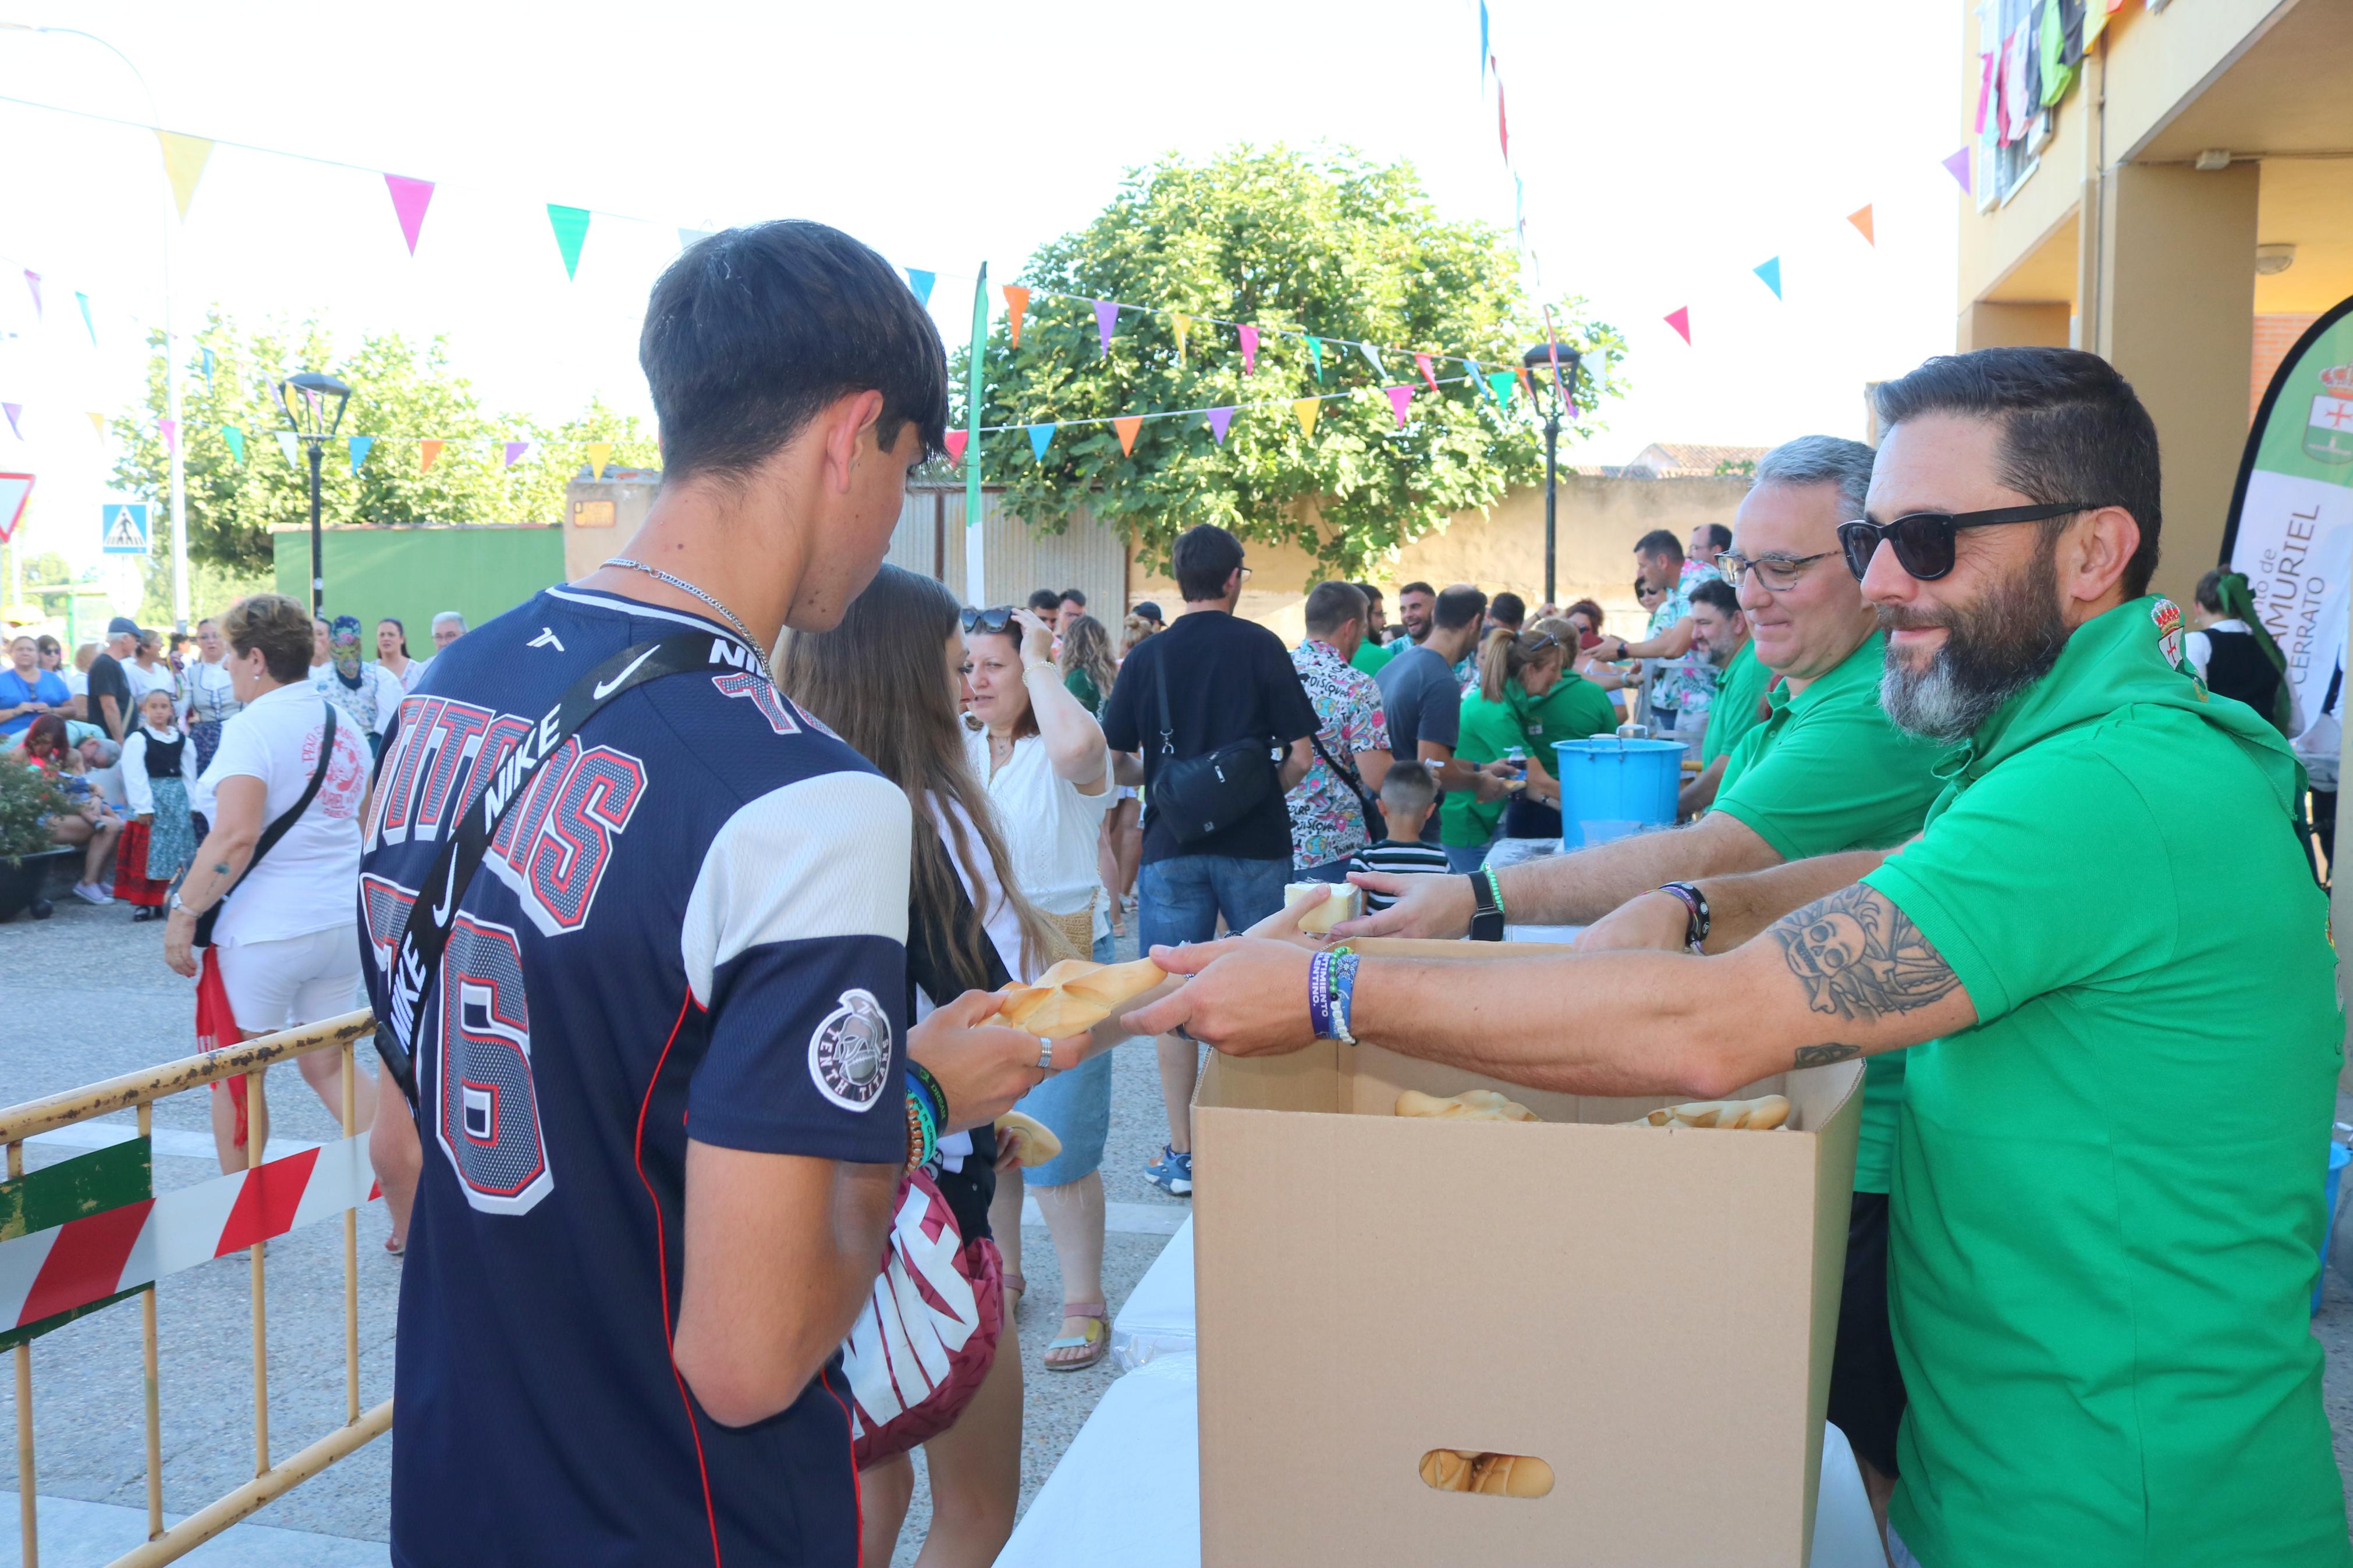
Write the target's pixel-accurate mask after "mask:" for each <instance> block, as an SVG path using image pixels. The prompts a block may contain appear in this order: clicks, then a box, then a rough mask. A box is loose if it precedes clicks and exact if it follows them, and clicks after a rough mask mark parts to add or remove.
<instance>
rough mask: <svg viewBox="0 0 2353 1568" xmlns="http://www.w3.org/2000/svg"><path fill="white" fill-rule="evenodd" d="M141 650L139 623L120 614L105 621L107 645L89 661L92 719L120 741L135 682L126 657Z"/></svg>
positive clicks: (130, 707)
mask: <svg viewBox="0 0 2353 1568" xmlns="http://www.w3.org/2000/svg"><path fill="white" fill-rule="evenodd" d="M138 651H139V623H138V622H137V621H134V620H132V618H131V617H130V616H115V617H114V618H113V619H112V620H111V621H109V622H107V623H106V647H105V649H104V650H103V651H102V652H100V654H99V656H98V657H97V658H94V659H91V660H90V694H89V695H90V707H89V710H88V711H89V715H90V722H91V723H93V724H96V725H98V726H99V727H100V728H101V729H103V730H104V731H106V733H107V737H108V739H110V740H111V741H114V742H116V743H118V744H120V743H121V740H122V735H123V731H124V729H125V728H126V727H127V726H128V725H129V724H130V722H131V713H132V705H131V696H132V684H131V676H130V672H129V671H127V670H125V669H124V668H122V661H123V660H124V659H127V658H132V657H133V656H135V655H136V654H137V653H138Z"/></svg>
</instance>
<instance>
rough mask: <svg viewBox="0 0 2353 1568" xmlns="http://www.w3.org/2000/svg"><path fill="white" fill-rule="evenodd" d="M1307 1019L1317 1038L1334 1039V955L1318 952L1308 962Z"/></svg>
mask: <svg viewBox="0 0 2353 1568" xmlns="http://www.w3.org/2000/svg"><path fill="white" fill-rule="evenodd" d="M1307 1019H1308V1022H1309V1023H1311V1024H1313V1025H1314V1027H1315V1037H1316V1038H1317V1039H1319V1040H1328V1039H1330V1038H1331V1037H1332V954H1331V953H1330V952H1328V951H1326V952H1318V953H1317V954H1316V955H1315V956H1314V957H1313V958H1311V959H1309V960H1308V961H1307Z"/></svg>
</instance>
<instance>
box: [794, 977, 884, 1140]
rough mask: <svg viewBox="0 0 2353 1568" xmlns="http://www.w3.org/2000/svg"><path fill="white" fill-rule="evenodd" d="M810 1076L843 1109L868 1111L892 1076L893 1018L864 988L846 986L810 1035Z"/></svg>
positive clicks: (821, 1092) (819, 1089)
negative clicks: (833, 1005) (850, 988)
mask: <svg viewBox="0 0 2353 1568" xmlns="http://www.w3.org/2000/svg"><path fill="white" fill-rule="evenodd" d="M809 1077H810V1078H812V1079H815V1080H816V1081H817V1088H818V1093H819V1094H822V1095H824V1096H825V1097H826V1098H827V1099H828V1100H831V1101H833V1102H834V1104H836V1105H839V1107H841V1108H842V1109H843V1110H872V1109H873V1108H874V1102H875V1101H876V1100H880V1099H881V1097H882V1086H883V1085H884V1084H885V1083H887V1082H889V1081H890V1079H891V1018H890V1015H888V1014H887V1013H885V1012H883V1011H882V1005H881V1003H879V1002H877V1001H875V1000H874V996H873V994H872V993H871V992H868V991H861V990H849V991H845V992H843V993H842V994H841V1000H840V1002H839V1004H838V1005H836V1006H835V1007H834V1009H833V1011H832V1012H830V1013H828V1014H827V1015H826V1016H825V1021H824V1022H823V1023H820V1024H819V1025H818V1026H817V1032H816V1033H815V1034H813V1035H811V1036H810V1037H809Z"/></svg>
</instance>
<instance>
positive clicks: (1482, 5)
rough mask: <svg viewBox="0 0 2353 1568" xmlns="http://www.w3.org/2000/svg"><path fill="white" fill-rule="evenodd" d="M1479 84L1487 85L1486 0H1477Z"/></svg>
mask: <svg viewBox="0 0 2353 1568" xmlns="http://www.w3.org/2000/svg"><path fill="white" fill-rule="evenodd" d="M1479 85H1480V86H1481V87H1482V88H1483V87H1485V86H1486V85H1487V0H1479Z"/></svg>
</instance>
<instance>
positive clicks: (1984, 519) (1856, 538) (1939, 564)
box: [1838, 500, 2093, 583]
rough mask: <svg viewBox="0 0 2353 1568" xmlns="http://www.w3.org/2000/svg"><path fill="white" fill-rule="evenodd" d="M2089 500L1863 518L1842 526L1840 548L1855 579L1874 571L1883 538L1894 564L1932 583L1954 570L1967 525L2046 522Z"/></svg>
mask: <svg viewBox="0 0 2353 1568" xmlns="http://www.w3.org/2000/svg"><path fill="white" fill-rule="evenodd" d="M2090 510H2093V508H2092V504H2091V503H2090V502H2089V501H2078V500H2071V501H2061V502H2059V503H2058V504H2057V505H2055V506H2005V507H1997V508H1995V509H1994V510H1991V511H1962V512H1949V511H1915V512H1912V513H1910V514H1908V515H1906V516H1904V517H1899V518H1897V519H1896V520H1895V521H1894V522H1873V521H1871V520H1870V519H1868V518H1859V519H1857V520H1856V521H1852V522H1842V523H1840V524H1839V530H1838V540H1839V548H1840V549H1841V550H1843V551H1844V552H1846V569H1847V570H1848V571H1850V572H1852V573H1853V574H1854V580H1855V581H1856V582H1858V583H1860V582H1862V574H1864V573H1866V572H1868V571H1870V570H1871V558H1872V557H1873V556H1874V555H1876V554H1878V553H1879V542H1880V541H1881V540H1885V541H1886V542H1888V543H1890V544H1892V545H1894V547H1895V563H1896V564H1897V565H1898V566H1901V567H1903V568H1904V570H1905V571H1906V572H1909V573H1910V574H1912V575H1913V576H1915V577H1916V578H1918V579H1919V580H1920V581H1921V582H1923V583H1933V582H1935V581H1936V579H1937V578H1939V577H1942V576H1943V575H1944V574H1946V573H1947V572H1950V571H1951V570H1952V569H1953V549H1954V542H1955V541H1954V535H1955V534H1956V533H1957V532H1959V531H1960V530H1962V529H1964V528H1992V527H1995V526H1996V525H1998V524H2000V523H2005V522H2042V521H2045V520H2047V519H2050V518H2054V517H2065V516H2066V515H2067V514H2068V513H2069V512H2073V511H2090Z"/></svg>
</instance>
